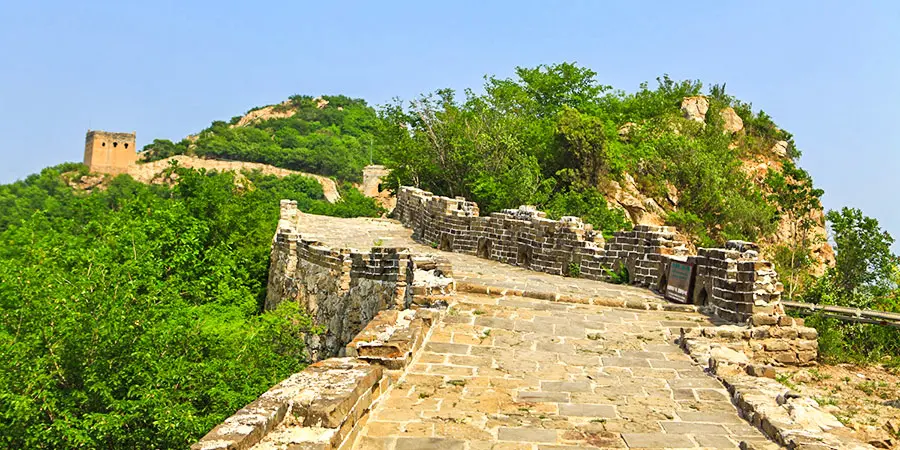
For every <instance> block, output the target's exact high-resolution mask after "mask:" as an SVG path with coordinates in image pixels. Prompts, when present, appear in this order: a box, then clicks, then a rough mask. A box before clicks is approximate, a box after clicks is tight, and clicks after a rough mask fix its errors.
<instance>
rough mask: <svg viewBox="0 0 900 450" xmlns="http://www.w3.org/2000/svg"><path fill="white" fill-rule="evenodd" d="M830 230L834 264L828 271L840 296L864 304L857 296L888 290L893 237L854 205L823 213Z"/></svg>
mask: <svg viewBox="0 0 900 450" xmlns="http://www.w3.org/2000/svg"><path fill="white" fill-rule="evenodd" d="M825 217H826V218H827V219H828V222H829V223H830V224H831V230H832V232H833V233H834V243H835V251H836V252H837V255H836V258H835V267H834V270H833V271H832V272H831V276H832V277H833V279H834V285H835V287H837V289H838V291H839V294H840V296H841V297H843V298H845V299H853V300H852V301H853V303H856V304H854V305H851V306H859V307H865V306H866V305H865V304H861V303H863V302H862V301H861V300H860V299H861V298H864V297H866V296H867V294H871V295H875V296H877V295H880V294H883V293H884V292H885V291H890V290H892V289H893V288H895V287H896V286H895V285H893V277H892V275H893V273H894V270H895V267H896V264H897V257H896V256H894V254H893V253H891V244H893V243H894V238H892V237H891V235H890V234H888V233H887V232H886V231H883V230H882V229H881V227H879V226H878V221H877V220H875V219H873V218H871V217H866V216H863V214H862V211H860V210H858V209H855V208H846V207H845V208H842V209H841V210H840V211H828V214H826V216H825Z"/></svg>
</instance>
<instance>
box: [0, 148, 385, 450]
mask: <svg viewBox="0 0 900 450" xmlns="http://www.w3.org/2000/svg"><path fill="white" fill-rule="evenodd" d="M73 168H75V169H78V166H72V165H64V166H59V167H56V168H49V169H45V170H44V171H43V172H41V174H37V175H32V176H29V177H28V178H26V179H25V180H24V181H20V182H17V183H13V184H10V185H3V186H0V207H2V208H3V211H4V214H3V215H2V216H0V242H2V245H0V429H2V430H3V432H2V433H0V447H3V448H68V447H85V448H99V447H104V448H184V447H187V446H188V445H189V444H190V443H191V442H193V441H195V440H196V439H198V438H199V437H201V436H202V435H203V434H204V433H206V432H207V431H208V430H209V429H211V428H212V427H213V426H215V425H216V424H218V423H220V422H221V421H222V420H224V419H225V418H226V417H227V416H229V415H230V414H232V413H233V412H234V411H236V410H237V409H239V408H240V407H242V406H244V405H245V404H246V403H248V402H249V401H251V400H252V399H254V398H256V397H257V396H258V395H259V394H260V393H262V392H264V391H265V390H266V389H268V388H269V387H270V386H271V385H273V384H275V383H276V382H278V381H280V380H281V379H283V378H284V377H286V376H288V375H289V374H291V373H293V372H296V371H298V370H301V369H302V368H303V367H304V365H305V364H306V363H307V362H308V360H307V355H306V351H305V348H304V346H303V342H304V339H303V338H304V335H305V334H307V333H314V332H318V331H320V330H318V329H316V328H315V327H313V326H312V324H311V321H310V319H309V317H308V316H307V315H306V313H305V312H303V311H301V310H299V308H298V306H297V304H296V303H292V302H285V303H284V304H282V305H281V306H280V307H279V308H278V309H276V310H275V311H270V312H266V313H261V311H260V304H261V303H262V302H263V300H264V298H265V289H266V278H267V273H268V259H269V258H268V254H269V247H270V245H271V239H272V233H273V230H274V229H275V226H276V223H277V221H278V215H279V200H280V199H282V198H292V199H296V200H297V201H298V205H299V207H300V208H301V209H303V210H304V211H323V212H340V213H342V214H344V215H348V216H349V215H352V213H353V211H352V208H353V207H354V205H355V204H356V203H354V202H356V201H357V200H355V199H353V198H352V197H350V202H349V203H347V204H344V205H341V204H338V205H330V204H328V203H327V202H325V201H324V199H322V193H321V187H320V186H319V185H318V183H317V182H315V180H311V179H307V178H304V177H285V178H283V179H278V178H275V177H272V176H263V175H260V174H258V173H256V174H253V173H250V174H248V175H247V176H248V180H249V181H250V183H251V184H252V186H248V185H247V182H246V181H242V183H241V185H238V184H237V183H236V182H235V176H234V175H233V174H231V173H205V172H201V171H191V170H186V169H183V168H177V169H173V170H177V171H178V175H179V177H178V178H179V182H178V183H177V184H176V185H175V186H172V187H167V186H160V185H144V184H141V183H137V182H135V181H133V180H132V179H131V178H129V177H128V176H119V177H117V178H115V179H113V180H111V181H110V182H109V184H108V186H107V189H106V190H104V191H101V190H94V191H93V192H91V193H90V194H83V193H76V192H74V191H73V190H72V189H71V188H69V187H68V186H67V185H65V183H64V181H63V180H62V178H61V176H60V175H61V171H67V170H70V169H73ZM366 200H369V201H370V203H371V200H370V199H366ZM372 206H374V205H372ZM363 209H364V210H365V211H366V212H371V209H369V208H368V205H367V206H366V208H363Z"/></svg>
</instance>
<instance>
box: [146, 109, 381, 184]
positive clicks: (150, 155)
mask: <svg viewBox="0 0 900 450" xmlns="http://www.w3.org/2000/svg"><path fill="white" fill-rule="evenodd" d="M326 105H327V107H326ZM270 108H271V110H272V111H273V112H274V113H289V114H291V115H290V117H279V118H271V119H267V120H258V121H252V122H251V123H249V124H246V126H235V125H237V124H238V121H239V120H240V119H241V117H240V116H237V117H233V118H232V119H231V121H229V122H228V123H226V122H222V121H216V122H213V123H212V125H210V127H209V128H207V129H205V130H203V131H201V132H200V133H198V135H197V138H196V141H192V140H189V139H184V140H182V141H181V142H178V143H172V142H171V141H168V140H165V139H157V140H155V141H153V143H152V144H150V145H148V146H146V147H145V148H144V150H145V153H144V160H146V161H153V160H157V159H163V158H168V157H170V156H173V155H178V154H189V155H196V156H200V157H206V158H217V159H229V160H237V161H249V162H258V163H264V164H270V165H273V166H277V167H283V168H285V169H292V170H298V171H302V172H309V173H315V174H319V175H325V176H332V177H335V178H337V179H339V180H347V181H360V180H361V177H362V168H363V167H364V166H365V165H367V164H369V162H370V152H371V151H372V143H373V142H374V141H375V135H374V133H375V130H376V129H377V123H378V117H377V115H376V114H375V110H374V109H372V108H371V107H369V106H367V105H366V102H365V101H363V100H359V99H351V98H348V97H344V96H342V95H338V96H322V97H320V98H317V99H314V98H312V97H310V96H303V95H295V96H292V97H291V98H290V99H289V100H288V101H287V102H285V103H282V104H280V105H275V106H273V107H270ZM258 109H261V108H254V109H253V110H251V112H252V111H255V110H258Z"/></svg>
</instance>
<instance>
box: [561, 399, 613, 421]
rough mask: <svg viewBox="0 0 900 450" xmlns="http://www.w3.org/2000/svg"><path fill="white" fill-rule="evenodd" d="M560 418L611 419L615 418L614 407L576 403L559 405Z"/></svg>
mask: <svg viewBox="0 0 900 450" xmlns="http://www.w3.org/2000/svg"><path fill="white" fill-rule="evenodd" d="M559 414H560V415H561V416H578V417H597V418H607V419H612V418H615V417H616V407H615V406H612V405H590V404H578V403H561V404H560V405H559Z"/></svg>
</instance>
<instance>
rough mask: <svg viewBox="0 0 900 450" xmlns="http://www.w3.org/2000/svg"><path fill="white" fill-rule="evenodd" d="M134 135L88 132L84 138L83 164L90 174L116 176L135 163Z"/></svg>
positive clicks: (135, 147) (135, 146) (97, 131)
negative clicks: (88, 168) (89, 170)
mask: <svg viewBox="0 0 900 450" xmlns="http://www.w3.org/2000/svg"><path fill="white" fill-rule="evenodd" d="M135 139H136V135H135V133H108V132H106V131H99V130H88V132H87V134H86V135H85V137H84V164H85V165H86V166H88V167H90V169H91V172H99V173H108V174H114V175H118V174H121V173H126V172H127V171H128V167H129V166H131V165H133V164H134V163H135V161H137V145H136V143H135Z"/></svg>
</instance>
